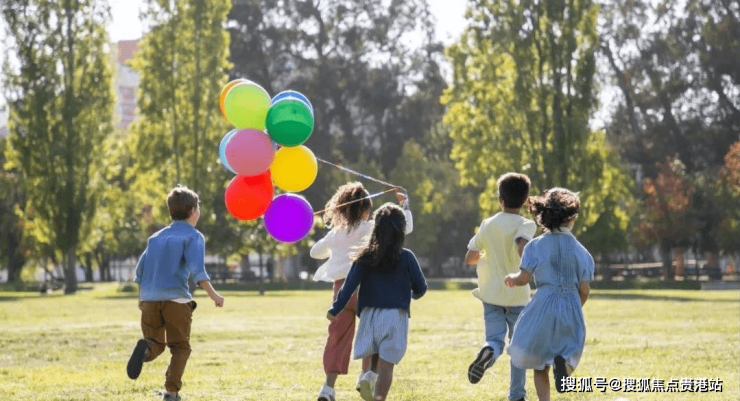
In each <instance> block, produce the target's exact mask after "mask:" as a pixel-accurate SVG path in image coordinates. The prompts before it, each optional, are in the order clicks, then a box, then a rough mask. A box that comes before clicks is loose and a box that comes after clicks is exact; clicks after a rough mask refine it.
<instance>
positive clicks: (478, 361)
mask: <svg viewBox="0 0 740 401" xmlns="http://www.w3.org/2000/svg"><path fill="white" fill-rule="evenodd" d="M493 362H494V360H493V348H491V347H490V346H488V345H486V346H485V347H483V348H481V350H480V352H478V356H476V357H475V360H474V361H473V363H471V364H470V367H468V380H470V382H471V383H473V384H475V383H478V382H479V381H480V379H481V378H483V374H484V373H486V369H488V368H490V367H491V366H492V365H493Z"/></svg>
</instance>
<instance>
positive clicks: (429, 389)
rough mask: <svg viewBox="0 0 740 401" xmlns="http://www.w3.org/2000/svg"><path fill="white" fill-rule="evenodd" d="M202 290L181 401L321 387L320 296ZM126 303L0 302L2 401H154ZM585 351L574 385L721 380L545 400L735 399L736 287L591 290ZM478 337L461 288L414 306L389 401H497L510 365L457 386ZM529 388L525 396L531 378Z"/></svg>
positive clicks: (303, 392) (325, 301)
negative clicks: (216, 295) (133, 354)
mask: <svg viewBox="0 0 740 401" xmlns="http://www.w3.org/2000/svg"><path fill="white" fill-rule="evenodd" d="M222 295H224V296H225V297H226V307H225V308H223V309H216V308H215V307H214V306H213V304H212V303H211V302H210V300H208V299H207V298H206V297H205V296H204V294H203V292H200V293H199V294H198V295H197V297H196V300H197V301H198V303H199V306H198V309H197V310H196V312H195V314H194V318H193V327H192V337H191V343H192V348H193V353H192V355H191V357H190V361H189V363H188V367H187V369H186V371H185V376H184V378H183V383H184V387H183V389H182V393H183V395H184V396H185V397H186V398H185V399H186V400H188V401H194V400H314V399H315V397H316V394H317V393H318V389H319V387H320V385H321V383H322V381H323V370H322V366H321V359H322V350H323V345H324V340H325V335H326V325H327V321H326V319H325V317H324V315H325V311H326V309H327V307H328V305H329V301H330V299H331V292H330V290H315V291H283V292H268V293H267V294H266V295H265V296H259V295H257V294H256V293H254V292H246V291H224V292H223V293H222ZM136 303H137V300H136V296H135V294H131V293H120V292H117V291H116V285H111V284H101V285H95V286H94V287H91V288H88V289H86V290H83V291H80V292H79V293H78V294H77V295H73V296H63V295H57V294H52V295H45V296H42V295H40V294H38V293H32V292H0V328H1V334H0V349H2V351H3V352H2V354H0V400H33V399H39V400H41V399H43V400H156V399H157V398H156V394H155V391H158V390H161V389H162V386H163V382H164V372H165V370H166V367H167V362H168V359H169V358H168V357H167V355H168V353H165V354H163V356H164V357H160V358H159V359H157V360H156V361H154V362H152V363H150V364H146V365H145V366H144V371H143V373H142V376H141V377H140V378H139V380H137V381H131V380H129V379H128V378H127V377H126V373H125V364H126V361H127V360H128V356H129V353H130V350H131V348H132V347H133V345H134V344H135V342H136V340H137V338H138V337H139V335H140V328H139V323H138V320H139V311H138V309H137V307H136ZM585 314H586V322H587V325H588V331H587V344H586V350H585V352H584V356H583V358H582V359H581V364H580V365H579V367H578V369H577V370H576V372H575V374H574V376H578V377H596V376H601V377H606V378H607V380H608V379H611V378H619V379H624V378H635V379H639V378H659V379H664V380H665V381H666V382H668V381H669V380H670V379H672V378H675V379H680V378H713V379H716V378H720V379H721V380H723V383H722V389H723V390H722V392H721V393H716V392H715V393H703V394H702V393H674V394H670V395H666V394H661V393H625V392H613V391H610V390H607V391H606V392H605V393H601V392H599V391H598V390H595V392H594V393H591V394H579V393H569V394H562V395H560V394H556V393H554V391H553V399H554V400H580V399H593V400H618V399H622V400H625V399H626V400H656V401H658V400H660V401H664V400H665V399H666V398H669V399H670V400H674V399H675V400H683V399H692V400H694V399H696V400H738V399H740V391H739V389H738V384H739V382H740V380H739V379H740V378H739V377H738V366H739V363H740V355H739V350H740V339H739V338H738V336H739V334H738V333H740V294H738V292H737V291H717V292H709V291H676V290H629V291H613V290H594V291H593V292H592V298H591V299H590V300H589V302H588V303H587V304H586V307H585ZM482 339H483V322H482V308H481V306H480V303H479V302H478V301H477V300H476V299H475V298H473V297H472V296H471V295H470V294H469V291H467V290H445V291H440V290H432V291H430V292H429V293H428V294H427V295H426V296H425V297H424V298H423V299H421V300H420V301H414V304H413V305H412V319H411V333H410V335H409V348H408V352H407V354H406V357H405V358H404V360H403V361H402V362H401V363H400V364H399V365H398V367H397V368H396V371H395V382H394V384H393V387H392V388H391V395H390V399H393V400H419V401H437V400H502V401H503V400H506V394H507V388H508V371H509V363H508V359H509V358H508V356H507V355H504V356H503V357H502V358H501V359H500V360H499V361H498V362H497V363H496V364H495V365H494V366H493V367H492V368H491V369H490V370H489V371H488V372H487V373H486V376H485V377H484V378H483V380H482V381H481V383H479V384H477V385H475V386H474V385H471V384H469V383H468V381H467V378H466V372H467V367H468V364H469V363H470V362H471V360H472V358H474V356H475V354H476V352H477V351H478V349H479V347H480V345H481V342H482ZM358 372H359V362H357V361H353V362H352V365H351V366H350V375H348V376H343V377H340V379H339V381H338V382H337V399H338V400H350V399H354V400H359V399H360V398H359V396H358V394H357V393H356V391H355V390H354V382H355V379H356V377H357V373H358ZM527 391H528V393H529V398H530V400H535V399H536V396H535V391H534V385H533V384H532V374H531V371H530V372H528V374H527Z"/></svg>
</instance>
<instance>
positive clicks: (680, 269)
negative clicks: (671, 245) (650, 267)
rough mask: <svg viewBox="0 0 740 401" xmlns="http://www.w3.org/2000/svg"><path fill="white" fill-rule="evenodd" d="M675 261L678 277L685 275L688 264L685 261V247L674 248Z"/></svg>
mask: <svg viewBox="0 0 740 401" xmlns="http://www.w3.org/2000/svg"><path fill="white" fill-rule="evenodd" d="M673 261H674V262H676V271H675V275H676V277H684V275H685V273H686V264H685V263H684V262H685V261H684V257H683V248H675V249H673Z"/></svg>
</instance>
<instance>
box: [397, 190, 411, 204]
mask: <svg viewBox="0 0 740 401" xmlns="http://www.w3.org/2000/svg"><path fill="white" fill-rule="evenodd" d="M395 189H396V200H397V201H398V203H401V204H402V203H404V202H406V201H407V200H408V196H407V195H406V190H405V189H403V188H401V187H396V188H395Z"/></svg>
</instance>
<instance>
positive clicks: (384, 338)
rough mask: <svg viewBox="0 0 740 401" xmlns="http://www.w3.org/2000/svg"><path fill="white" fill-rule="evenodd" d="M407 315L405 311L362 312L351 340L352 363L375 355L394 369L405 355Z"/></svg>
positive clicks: (371, 309)
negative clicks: (353, 344) (352, 347)
mask: <svg viewBox="0 0 740 401" xmlns="http://www.w3.org/2000/svg"><path fill="white" fill-rule="evenodd" d="M408 335H409V314H408V312H407V311H406V310H405V309H378V308H363V309H362V313H361V314H360V326H359V327H358V328H357V338H355V355H354V356H355V359H362V358H364V357H366V356H371V355H375V354H378V355H379V356H380V358H381V359H383V360H384V361H387V362H390V363H392V364H394V365H397V364H398V363H399V362H401V358H403V355H404V354H405V353H406V345H407V344H408Z"/></svg>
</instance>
